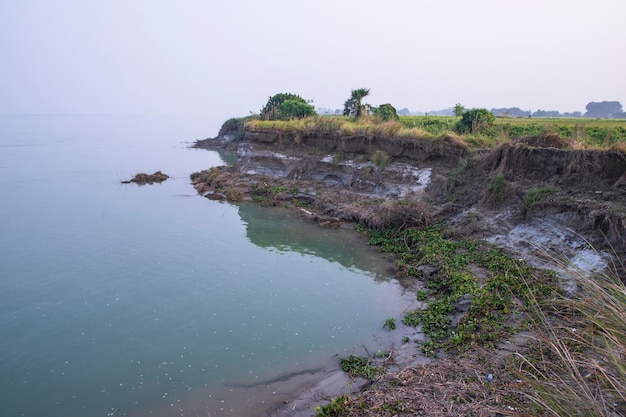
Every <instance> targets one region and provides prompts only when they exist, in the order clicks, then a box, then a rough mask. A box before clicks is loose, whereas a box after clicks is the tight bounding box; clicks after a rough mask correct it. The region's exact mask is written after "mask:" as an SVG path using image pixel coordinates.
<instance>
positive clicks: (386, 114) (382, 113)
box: [372, 103, 399, 122]
mask: <svg viewBox="0 0 626 417" xmlns="http://www.w3.org/2000/svg"><path fill="white" fill-rule="evenodd" d="M372 113H373V114H374V116H378V117H379V118H380V119H381V120H382V121H383V122H388V121H390V120H398V119H399V116H398V112H397V111H396V108H395V107H393V106H392V105H391V104H389V103H387V104H381V105H380V106H378V107H374V108H373V109H372Z"/></svg>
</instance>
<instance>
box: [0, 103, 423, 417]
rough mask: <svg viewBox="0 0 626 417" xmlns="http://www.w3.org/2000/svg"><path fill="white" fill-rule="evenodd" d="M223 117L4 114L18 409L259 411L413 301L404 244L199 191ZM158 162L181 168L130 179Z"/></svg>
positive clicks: (1, 208)
mask: <svg viewBox="0 0 626 417" xmlns="http://www.w3.org/2000/svg"><path fill="white" fill-rule="evenodd" d="M211 133H212V132H210V131H208V128H207V131H206V132H203V121H202V120H197V119H194V120H193V122H190V121H189V120H187V119H180V118H174V117H164V116H162V117H155V116H113V115H89V116H86V115H82V116H79V115H48V116H45V115H38V116H33V115H11V116H6V115H5V116H0V190H2V204H0V219H1V220H0V335H2V336H1V338H0V355H1V357H2V362H1V363H0V386H1V387H2V390H0V404H2V406H1V408H2V415H3V416H42V415H46V416H49V417H57V416H58V417H68V416H113V415H115V416H119V415H127V416H145V415H159V416H181V415H182V416H187V415H189V416H196V415H211V416H212V417H216V416H243V415H259V414H264V412H265V411H264V410H266V409H267V407H269V404H270V403H271V401H272V396H276V395H277V392H276V388H272V387H271V386H270V385H268V384H267V383H265V382H267V381H270V382H271V381H281V380H284V379H286V376H289V375H294V374H298V373H301V372H303V371H304V373H305V374H306V373H309V374H311V375H318V374H319V373H320V370H328V369H332V368H336V367H337V366H338V357H341V356H347V355H349V354H350V353H351V352H353V351H355V350H357V351H358V350H359V349H362V347H363V346H365V347H367V348H368V349H370V350H373V351H376V349H377V347H378V346H379V344H380V341H379V339H380V335H381V334H382V332H383V329H382V325H383V323H384V321H385V319H386V318H387V317H400V316H401V313H402V310H403V309H405V308H406V307H407V306H408V304H409V303H410V302H411V299H413V298H412V296H410V294H407V293H406V292H405V291H404V290H403V288H402V286H400V285H399V284H398V282H397V281H396V280H394V279H393V268H392V265H390V263H389V259H388V258H385V257H384V256H383V255H381V254H379V253H378V252H377V251H376V250H374V249H373V248H370V247H367V245H365V244H364V241H363V238H362V237H359V236H358V235H357V234H355V233H347V232H346V231H345V230H339V231H337V230H329V229H323V228H320V227H318V226H317V225H314V224H312V223H309V222H307V221H306V220H304V219H301V218H299V217H298V216H295V215H293V213H290V212H288V211H284V210H279V209H271V208H264V207H259V206H255V205H251V204H243V205H232V204H228V203H223V202H216V201H210V200H208V199H205V198H202V197H200V196H198V195H196V193H195V190H194V189H193V188H192V186H191V185H190V181H189V174H190V173H191V172H194V171H198V170H201V169H207V168H209V167H211V166H215V165H221V164H223V163H224V161H223V160H222V159H221V157H220V155H219V154H217V153H216V152H212V151H206V150H195V149H189V145H190V141H192V140H193V139H196V138H202V137H203V136H201V135H202V134H204V136H208V135H210V134H211ZM157 170H162V171H163V172H165V173H166V174H168V175H170V176H171V177H172V178H170V179H169V180H167V181H165V182H164V183H162V184H154V185H145V186H137V185H136V184H121V181H122V180H126V179H130V178H131V177H132V176H133V175H134V174H135V173H137V172H147V173H152V172H154V171H157ZM360 352H361V353H363V352H362V351H360ZM268 387H269V388H268ZM295 388H296V387H294V386H292V387H291V389H292V390H293V389H295ZM279 389H285V387H284V386H283V387H282V388H280V387H279ZM281 394H283V395H285V396H287V395H291V394H292V393H287V392H284V393H281ZM243 398H245V399H246V400H245V401H243V400H242V399H243Z"/></svg>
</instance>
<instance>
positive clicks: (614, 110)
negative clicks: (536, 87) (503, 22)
mask: <svg viewBox="0 0 626 417" xmlns="http://www.w3.org/2000/svg"><path fill="white" fill-rule="evenodd" d="M585 110H586V112H585V113H583V112H580V111H573V112H565V113H561V112H559V111H558V110H541V109H540V110H537V111H534V112H533V111H531V110H522V109H520V108H519V107H502V108H499V109H491V110H490V112H491V113H493V115H494V116H496V117H530V118H532V117H553V118H564V117H571V118H580V117H587V118H593V119H626V112H624V111H623V109H622V104H621V103H620V102H619V101H601V102H594V101H592V102H590V103H588V104H587V106H585ZM318 112H319V113H320V114H337V115H339V114H341V110H340V109H336V110H331V109H321V108H319V109H318ZM398 114H399V115H401V116H409V115H413V114H418V113H413V112H411V111H410V110H409V109H408V108H406V107H405V108H402V109H400V110H398ZM419 114H421V113H419ZM427 115H430V116H454V108H452V107H450V108H448V109H443V110H437V111H432V112H428V113H427Z"/></svg>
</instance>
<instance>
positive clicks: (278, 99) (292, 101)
mask: <svg viewBox="0 0 626 417" xmlns="http://www.w3.org/2000/svg"><path fill="white" fill-rule="evenodd" d="M315 114H316V113H315V108H314V107H313V106H311V105H310V104H309V103H308V102H307V101H306V100H305V99H303V98H302V97H300V96H299V95H296V94H291V93H279V94H275V95H273V96H271V97H270V98H269V99H268V100H267V103H266V104H265V106H263V108H262V109H261V118H262V119H264V120H289V119H299V118H302V117H307V116H314V115H315Z"/></svg>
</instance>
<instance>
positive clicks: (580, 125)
mask: <svg viewBox="0 0 626 417" xmlns="http://www.w3.org/2000/svg"><path fill="white" fill-rule="evenodd" d="M458 120H459V118H458V117H447V116H400V119H399V121H397V122H394V121H391V122H382V123H381V122H377V121H376V119H375V118H373V117H363V118H361V119H359V120H358V121H354V120H353V119H351V118H348V117H342V116H315V117H309V118H306V119H294V120H282V121H281V120H272V121H269V120H258V119H248V121H246V125H247V126H248V127H249V128H253V129H265V130H279V131H283V132H286V133H291V134H315V133H321V132H341V133H342V134H345V135H365V136H380V137H389V138H392V137H401V138H416V139H417V138H419V139H437V138H441V137H444V136H454V137H456V138H459V139H462V140H463V141H465V142H466V143H467V144H468V146H469V147H470V148H474V149H476V148H490V147H494V146H497V145H499V144H501V143H505V142H509V141H511V140H515V139H519V138H523V137H540V136H558V137H560V138H561V139H563V143H564V144H565V145H564V147H566V148H571V149H608V148H618V149H624V146H625V145H626V119H625V120H622V119H582V118H580V119H575V118H496V120H495V123H494V124H493V126H491V127H490V128H488V129H486V130H482V131H481V132H480V133H476V134H459V133H457V132H456V131H455V126H456V124H457V122H458Z"/></svg>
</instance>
